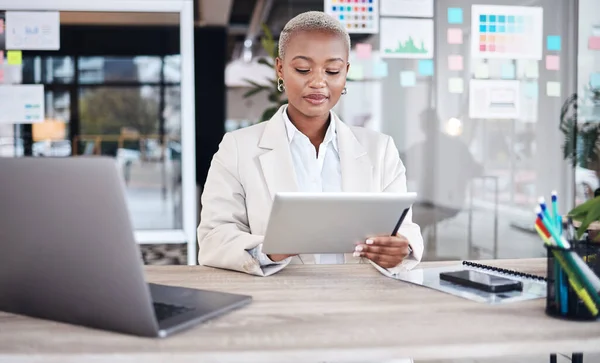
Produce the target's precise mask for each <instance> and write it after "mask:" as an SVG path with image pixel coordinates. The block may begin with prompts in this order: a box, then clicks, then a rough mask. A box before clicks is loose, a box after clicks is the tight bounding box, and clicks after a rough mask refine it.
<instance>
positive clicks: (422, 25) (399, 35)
mask: <svg viewBox="0 0 600 363" xmlns="http://www.w3.org/2000/svg"><path fill="white" fill-rule="evenodd" d="M380 39H381V40H380V47H381V49H380V54H381V57H382V58H383V57H387V58H420V59H430V58H433V44H434V42H433V20H432V19H396V18H382V19H381V35H380Z"/></svg>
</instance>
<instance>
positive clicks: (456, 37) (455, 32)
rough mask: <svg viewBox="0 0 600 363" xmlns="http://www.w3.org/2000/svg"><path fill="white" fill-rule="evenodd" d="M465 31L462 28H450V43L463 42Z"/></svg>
mask: <svg viewBox="0 0 600 363" xmlns="http://www.w3.org/2000/svg"><path fill="white" fill-rule="evenodd" d="M462 43H463V32H462V29H460V28H450V29H448V44H462Z"/></svg>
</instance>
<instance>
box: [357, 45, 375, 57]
mask: <svg viewBox="0 0 600 363" xmlns="http://www.w3.org/2000/svg"><path fill="white" fill-rule="evenodd" d="M372 50H373V46H372V45H371V44H366V43H358V44H356V55H357V56H358V58H363V59H365V58H370V57H371V51H372Z"/></svg>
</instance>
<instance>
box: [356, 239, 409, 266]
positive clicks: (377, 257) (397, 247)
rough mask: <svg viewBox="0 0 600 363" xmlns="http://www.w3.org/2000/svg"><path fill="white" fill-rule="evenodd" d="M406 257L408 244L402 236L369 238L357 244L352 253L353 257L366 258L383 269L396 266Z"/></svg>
mask: <svg viewBox="0 0 600 363" xmlns="http://www.w3.org/2000/svg"><path fill="white" fill-rule="evenodd" d="M408 255H410V247H409V242H408V239H406V237H404V236H402V235H397V236H390V235H387V236H378V237H372V238H369V239H368V240H366V241H365V242H364V243H359V244H358V245H357V246H356V248H355V252H354V256H355V257H366V258H368V259H369V260H371V261H373V262H374V263H376V264H377V265H379V266H381V267H383V268H392V267H396V266H398V264H400V262H402V261H403V260H404V259H405V258H406V257H408Z"/></svg>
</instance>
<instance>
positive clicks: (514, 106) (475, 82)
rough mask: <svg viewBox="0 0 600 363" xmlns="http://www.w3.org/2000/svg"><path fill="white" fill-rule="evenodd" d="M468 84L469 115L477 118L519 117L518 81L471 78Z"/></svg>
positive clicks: (519, 97) (519, 96)
mask: <svg viewBox="0 0 600 363" xmlns="http://www.w3.org/2000/svg"><path fill="white" fill-rule="evenodd" d="M470 85H471V88H470V92H469V117H471V118H478V119H518V118H519V117H520V106H521V105H520V99H521V95H520V93H521V92H520V83H519V81H516V80H512V81H508V80H507V81H497V80H480V79H472V80H471V83H470Z"/></svg>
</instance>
